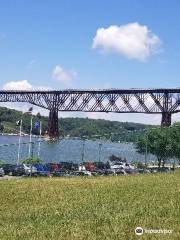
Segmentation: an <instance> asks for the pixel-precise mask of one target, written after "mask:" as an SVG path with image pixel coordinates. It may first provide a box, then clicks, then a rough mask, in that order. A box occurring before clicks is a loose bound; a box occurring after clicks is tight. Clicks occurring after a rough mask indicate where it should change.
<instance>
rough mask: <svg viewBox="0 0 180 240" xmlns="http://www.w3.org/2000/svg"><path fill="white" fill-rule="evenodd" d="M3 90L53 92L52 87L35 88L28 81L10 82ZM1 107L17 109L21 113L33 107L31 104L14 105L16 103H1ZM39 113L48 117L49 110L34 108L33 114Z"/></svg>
mask: <svg viewBox="0 0 180 240" xmlns="http://www.w3.org/2000/svg"><path fill="white" fill-rule="evenodd" d="M2 88H3V90H24V91H25V90H26V91H28V90H29V91H33V90H40V91H41V90H42V91H43V90H44V91H47V90H52V89H51V88H50V87H46V86H33V85H32V84H30V83H29V82H28V81H27V80H21V81H10V82H7V83H6V84H4V86H3V87H2ZM0 106H2V107H7V108H11V109H16V110H20V111H23V112H25V111H27V109H29V107H30V106H32V105H31V104H29V103H19V102H18V103H14V102H0ZM38 112H40V113H41V114H42V115H48V110H46V109H43V108H40V107H37V106H33V114H37V113H38Z"/></svg>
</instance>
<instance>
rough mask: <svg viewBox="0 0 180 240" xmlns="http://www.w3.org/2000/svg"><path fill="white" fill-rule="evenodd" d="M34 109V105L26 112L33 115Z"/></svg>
mask: <svg viewBox="0 0 180 240" xmlns="http://www.w3.org/2000/svg"><path fill="white" fill-rule="evenodd" d="M32 111H33V107H30V108H29V110H28V111H27V112H25V113H24V114H27V115H32Z"/></svg>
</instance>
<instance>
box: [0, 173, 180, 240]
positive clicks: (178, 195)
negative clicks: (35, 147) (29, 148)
mask: <svg viewBox="0 0 180 240" xmlns="http://www.w3.org/2000/svg"><path fill="white" fill-rule="evenodd" d="M137 226H141V227H143V228H146V229H168V230H173V232H172V234H169V233H168V234H158V233H157V234H150V233H149V234H147V233H145V234H143V235H141V236H137V235H135V233H134V229H135V228H136V227H137ZM0 239H1V240H4V239H7V240H11V239H12V240H16V239H17V240H20V239H38V240H41V239H42V240H45V239H48V240H51V239H53V240H54V239H67V240H71V239H78V240H81V239H87V240H89V239H90V240H94V239H101V240H104V239H120V240H124V239H127V240H131V239H158V240H159V239H160V240H161V239H169V240H173V239H177V240H178V239H180V172H176V173H172V174H169V173H167V174H155V175H137V176H118V177H97V178H70V179H66V178H49V179H43V178H42V179H20V180H9V181H8V180H7V181H0Z"/></svg>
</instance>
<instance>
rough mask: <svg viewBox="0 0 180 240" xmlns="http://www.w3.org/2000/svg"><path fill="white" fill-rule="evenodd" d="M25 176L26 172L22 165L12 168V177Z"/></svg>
mask: <svg viewBox="0 0 180 240" xmlns="http://www.w3.org/2000/svg"><path fill="white" fill-rule="evenodd" d="M25 174H26V172H25V169H24V166H23V165H17V166H14V167H13V168H12V172H11V175H12V176H23V175H25Z"/></svg>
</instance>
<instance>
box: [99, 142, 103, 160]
mask: <svg viewBox="0 0 180 240" xmlns="http://www.w3.org/2000/svg"><path fill="white" fill-rule="evenodd" d="M101 148H102V143H99V162H100V160H101Z"/></svg>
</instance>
